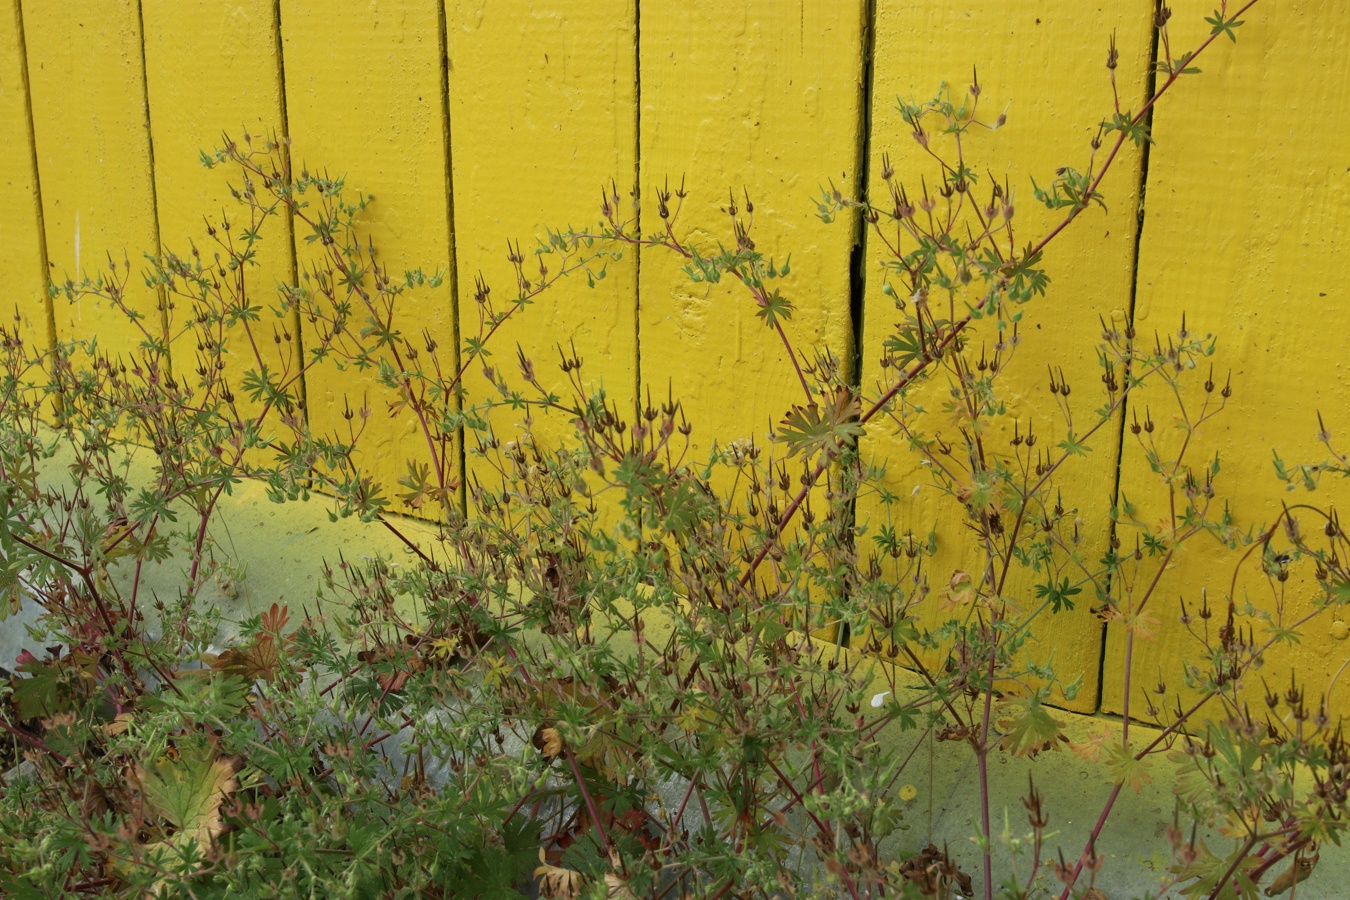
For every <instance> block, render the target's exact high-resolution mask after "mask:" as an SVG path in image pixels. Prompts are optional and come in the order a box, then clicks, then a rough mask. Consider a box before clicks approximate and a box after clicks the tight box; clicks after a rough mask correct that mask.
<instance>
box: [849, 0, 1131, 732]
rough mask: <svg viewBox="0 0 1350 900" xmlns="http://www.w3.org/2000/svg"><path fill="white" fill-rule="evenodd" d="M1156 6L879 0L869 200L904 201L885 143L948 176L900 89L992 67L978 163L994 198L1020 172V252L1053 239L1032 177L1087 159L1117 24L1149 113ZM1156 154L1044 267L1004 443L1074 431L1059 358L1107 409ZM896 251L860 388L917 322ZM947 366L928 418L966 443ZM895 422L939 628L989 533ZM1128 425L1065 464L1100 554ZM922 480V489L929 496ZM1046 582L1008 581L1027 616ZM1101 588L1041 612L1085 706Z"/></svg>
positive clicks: (1082, 389) (891, 456)
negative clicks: (932, 552) (1110, 322)
mask: <svg viewBox="0 0 1350 900" xmlns="http://www.w3.org/2000/svg"><path fill="white" fill-rule="evenodd" d="M1152 11H1153V4H1152V3H1151V2H1145V0H1138V2H1131V3H1117V4H1110V5H1108V6H1105V7H1102V6H1099V5H1085V4H1082V3H1078V2H1073V0H1060V2H1047V3H1037V4H1023V3H1012V2H1008V3H992V4H952V3H948V2H943V0H932V2H912V0H910V2H897V0H880V2H879V3H878V4H877V11H876V17H877V24H876V28H877V30H876V52H875V70H874V76H873V92H872V96H873V105H872V133H871V141H870V150H871V161H870V184H869V190H870V196H871V197H873V198H885V197H886V196H887V194H886V188H885V185H884V182H883V181H882V179H881V170H882V162H881V161H882V155H883V154H884V153H888V154H889V156H890V159H891V162H892V164H893V165H894V167H895V169H896V178H897V180H899V181H900V182H901V183H904V184H906V186H907V187H908V188H909V190H910V193H911V196H916V195H917V194H918V184H919V178H920V176H921V175H923V176H924V177H926V178H927V181H928V184H929V185H930V186H932V185H934V184H937V183H940V182H941V173H940V171H938V170H937V169H936V168H935V165H936V163H935V162H934V161H932V160H931V158H928V157H926V155H925V154H923V153H922V151H921V150H920V148H919V147H918V146H917V144H916V143H915V141H914V140H913V138H912V137H911V135H910V128H909V127H908V126H907V125H906V124H905V123H904V121H903V119H902V118H901V116H900V113H899V111H898V104H897V99H896V98H897V97H898V96H899V97H904V98H906V99H907V100H909V99H915V100H926V99H928V98H930V97H932V96H933V95H934V94H935V93H936V92H937V90H938V86H939V83H940V82H943V81H945V82H947V83H949V84H950V85H952V88H953V93H954V99H956V100H957V101H958V102H959V100H960V98H961V97H962V96H964V95H965V94H966V91H967V87H968V85H970V83H971V81H972V73H973V72H974V70H975V68H976V67H977V66H978V73H979V81H980V84H981V88H982V94H981V98H980V107H979V109H980V118H981V120H982V121H987V122H993V121H994V120H995V119H996V118H997V116H998V115H999V114H1000V113H1002V112H1004V111H1005V110H1006V113H1007V124H1006V125H1004V126H1003V127H1002V128H1000V129H998V130H997V131H994V132H989V131H983V130H978V129H977V130H975V131H973V132H972V133H971V136H970V138H969V141H968V143H967V155H966V159H967V161H968V163H969V164H970V165H971V166H972V168H973V169H974V170H975V172H976V173H977V174H978V175H979V178H980V180H979V182H978V184H977V188H976V193H977V195H978V196H980V197H982V198H986V199H987V193H986V192H987V190H988V184H989V181H988V179H989V177H990V176H992V177H993V178H996V179H998V180H999V181H1000V182H1002V181H1003V180H1004V179H1005V178H1006V179H1008V181H1009V184H1010V185H1011V186H1012V188H1013V190H1014V199H1015V210H1016V212H1015V217H1014V220H1013V221H1014V225H1015V227H1016V234H1017V242H1018V246H1019V248H1020V247H1021V246H1023V245H1025V244H1026V243H1027V241H1029V240H1036V239H1038V238H1040V237H1041V236H1042V235H1043V234H1044V233H1046V232H1047V231H1048V230H1049V228H1051V227H1052V225H1053V224H1054V223H1055V222H1057V221H1059V218H1061V217H1062V215H1063V213H1062V212H1061V213H1060V215H1059V216H1056V215H1054V214H1052V213H1051V212H1050V211H1048V210H1046V209H1045V208H1044V207H1042V206H1041V205H1040V204H1039V203H1037V202H1036V201H1035V200H1034V199H1033V197H1032V184H1031V178H1032V177H1034V178H1035V179H1036V181H1037V183H1039V184H1043V185H1044V184H1048V183H1049V182H1050V181H1051V180H1053V178H1054V174H1055V170H1056V168H1057V167H1059V166H1062V165H1073V166H1075V167H1076V168H1079V169H1080V170H1081V169H1085V168H1086V163H1087V158H1088V153H1089V151H1090V148H1089V146H1088V142H1089V140H1090V139H1091V138H1092V137H1093V135H1094V134H1095V133H1096V132H1097V125H1098V123H1099V122H1100V121H1101V120H1102V119H1104V118H1108V117H1109V114H1110V112H1111V109H1112V95H1111V88H1110V82H1109V80H1108V77H1107V76H1108V73H1107V70H1106V67H1105V65H1104V63H1105V61H1106V48H1107V39H1108V37H1109V36H1110V35H1111V34H1112V33H1113V32H1114V33H1115V34H1116V41H1117V44H1118V46H1119V48H1120V52H1121V61H1120V65H1119V68H1118V69H1117V71H1116V77H1117V81H1118V83H1119V85H1120V91H1121V97H1122V104H1123V105H1124V106H1133V107H1134V108H1138V106H1139V105H1140V103H1141V102H1142V97H1143V95H1144V90H1145V84H1146V76H1147V72H1148V65H1149V58H1150V30H1149V26H1150V19H1151V15H1152ZM946 152H949V151H946ZM1140 158H1141V157H1140V154H1139V152H1138V151H1137V150H1135V149H1134V148H1132V147H1131V148H1129V149H1127V151H1126V152H1125V154H1124V157H1123V158H1122V159H1120V160H1118V161H1117V162H1116V165H1115V168H1114V169H1113V170H1112V171H1111V173H1110V174H1109V175H1108V177H1107V180H1106V181H1105V183H1104V184H1103V187H1102V190H1103V191H1104V192H1105V195H1106V202H1107V205H1108V207H1109V210H1110V211H1109V213H1106V214H1104V213H1102V212H1101V211H1100V210H1099V209H1097V208H1093V209H1092V210H1090V211H1088V212H1087V213H1084V214H1083V215H1082V216H1081V217H1080V219H1079V220H1078V221H1077V222H1075V223H1074V224H1073V225H1072V226H1071V227H1070V228H1069V229H1068V230H1067V231H1066V232H1064V233H1063V234H1062V235H1061V236H1060V237H1059V238H1058V239H1056V240H1055V241H1054V243H1052V244H1051V245H1050V247H1049V248H1048V249H1047V252H1046V256H1045V261H1044V268H1045V269H1046V271H1047V272H1048V273H1049V275H1050V277H1051V285H1050V288H1049V292H1048V294H1047V295H1046V296H1045V297H1044V298H1038V299H1036V300H1035V301H1034V302H1032V303H1030V304H1028V305H1027V306H1026V307H1025V308H1024V310H1025V317H1024V319H1023V321H1022V322H1021V324H1020V335H1021V338H1022V343H1021V346H1020V347H1018V348H1017V350H1016V353H1015V356H1014V359H1013V362H1012V363H1011V365H1010V367H1009V368H1007V369H1005V371H1004V372H1003V374H1001V375H1000V378H999V384H1000V386H1001V390H1002V392H1003V394H1004V395H1005V397H1006V399H1007V400H1008V411H1007V415H1006V416H1004V417H1002V418H1001V419H1000V420H999V421H998V422H997V423H995V425H994V427H993V429H992V436H991V438H990V439H989V441H988V443H989V445H992V446H996V447H998V449H999V452H1004V451H1011V447H1010V445H1009V444H1008V442H1007V440H1006V439H1007V438H1008V437H1011V435H1012V433H1013V427H1014V422H1015V421H1017V420H1019V419H1020V422H1021V429H1022V431H1023V433H1025V431H1026V425H1027V422H1028V421H1029V420H1032V419H1034V421H1035V429H1036V431H1037V432H1038V433H1039V434H1040V435H1041V439H1040V440H1041V446H1048V447H1052V448H1053V446H1054V445H1055V444H1056V443H1058V442H1059V441H1061V440H1063V438H1064V436H1065V431H1066V427H1065V423H1064V420H1063V419H1062V418H1057V417H1056V416H1055V413H1054V410H1055V404H1054V398H1053V397H1052V396H1051V394H1050V392H1049V389H1048V388H1049V381H1048V378H1047V375H1046V365H1047V364H1053V365H1054V366H1055V367H1056V369H1057V370H1058V369H1060V368H1061V367H1062V369H1063V371H1064V374H1065V376H1066V377H1067V379H1068V381H1069V383H1070V384H1071V385H1072V386H1073V388H1074V393H1073V395H1072V396H1073V399H1074V401H1075V406H1076V407H1078V410H1077V412H1076V415H1079V416H1081V418H1090V417H1091V412H1092V410H1094V409H1096V408H1097V407H1098V406H1100V405H1101V400H1102V393H1101V391H1100V388H1101V383H1100V381H1099V376H1100V370H1099V369H1098V366H1097V359H1096V355H1095V347H1096V345H1097V343H1098V342H1099V341H1100V333H1101V325H1100V322H1099V318H1098V317H1099V316H1101V317H1105V318H1107V319H1115V320H1117V321H1119V322H1122V323H1123V321H1124V320H1125V317H1126V315H1127V312H1128V309H1129V305H1130V287H1131V279H1132V264H1133V251H1134V241H1135V226H1136V213H1137V207H1138V187H1139V172H1140ZM878 202H888V201H885V200H884V199H882V200H880V201H878ZM884 252H885V251H884V245H883V244H882V243H881V242H880V241H879V240H878V239H876V238H875V237H874V236H869V239H868V243H867V270H866V303H865V307H864V311H863V324H862V329H863V341H862V345H863V352H862V360H861V363H862V368H861V383H862V385H863V388H864V390H865V391H867V392H870V393H872V394H875V393H876V391H877V388H878V385H879V384H880V383H881V381H882V379H883V377H884V375H885V373H884V372H883V371H882V369H881V368H880V365H879V360H880V359H881V357H882V356H883V355H884V351H883V345H882V341H883V339H884V338H885V337H886V335H887V334H889V333H890V332H891V330H892V329H893V326H894V323H895V322H897V321H899V320H900V319H901V315H900V314H899V313H898V312H896V310H895V308H894V302H893V301H891V300H890V299H889V298H888V297H886V296H883V293H882V286H883V283H884V281H885V274H886V273H885V272H884V271H883V270H882V268H881V262H882V261H883V253H884ZM943 302H944V304H945V300H944V301H943ZM962 311H963V310H962ZM971 339H972V340H973V341H974V342H975V343H974V346H976V347H979V346H981V345H987V346H989V347H990V348H991V352H992V345H993V343H994V342H996V340H997V338H996V337H995V336H994V332H993V329H992V325H989V324H986V323H977V324H976V326H975V327H974V329H973V337H972V338H971ZM935 371H936V374H934V376H933V377H932V378H931V379H930V381H929V382H928V383H927V384H925V385H922V386H921V387H920V388H919V390H918V391H917V392H916V393H915V395H914V396H915V398H916V399H917V400H918V401H919V402H920V403H921V404H923V405H924V406H925V407H926V408H927V409H929V410H933V411H934V412H933V413H932V415H931V417H930V418H928V419H927V420H926V421H927V422H928V426H929V428H930V430H931V431H936V432H939V433H941V432H943V430H944V427H945V429H946V431H947V433H946V435H945V437H946V438H947V439H948V441H949V442H951V441H952V440H956V441H957V442H958V443H959V440H960V438H959V435H957V434H955V432H954V431H952V426H951V424H950V423H949V422H946V421H945V420H944V418H943V417H942V416H941V414H940V413H939V412H936V410H940V409H941V405H942V402H943V398H944V396H945V395H946V393H947V391H948V388H949V381H950V378H949V375H948V374H947V373H946V372H944V371H940V370H935ZM1080 397H1081V398H1082V399H1081V401H1080V399H1079V398H1080ZM1081 418H1080V421H1081ZM879 424H882V425H883V428H881V429H878V430H875V431H874V432H873V434H871V435H869V436H868V438H867V439H866V440H865V441H864V442H863V445H862V449H863V453H864V457H865V458H869V457H871V458H875V459H878V460H880V459H885V460H886V461H887V465H888V472H887V486H888V487H889V488H890V489H891V490H892V491H893V492H895V493H896V494H897V495H899V496H900V497H901V501H900V503H899V505H898V506H897V507H893V509H892V515H893V516H894V518H893V519H892V520H891V521H890V523H889V524H891V525H893V526H894V527H895V528H896V529H897V531H899V532H900V533H901V534H903V533H905V532H906V531H912V532H914V533H915V534H916V535H917V536H918V537H919V538H920V539H922V538H925V537H926V536H927V535H928V533H929V532H930V530H932V529H934V528H936V529H937V531H938V534H939V536H940V540H939V551H938V556H937V558H936V559H935V560H933V565H931V566H930V568H929V577H930V581H931V583H932V585H933V588H934V594H933V596H932V597H931V598H930V599H929V600H927V601H925V603H924V604H922V605H921V606H919V607H917V609H919V610H921V614H922V615H923V616H925V617H932V618H928V619H927V621H929V622H930V623H933V624H936V622H937V621H939V619H938V618H936V616H937V604H938V595H940V594H941V589H942V588H943V587H945V586H946V584H947V581H948V579H949V578H950V577H951V575H952V573H953V572H955V571H958V570H960V571H966V572H970V573H978V572H980V571H981V570H982V569H981V563H980V553H979V552H978V548H977V545H976V544H975V542H974V540H973V538H968V537H966V536H965V535H966V534H968V532H967V530H966V529H965V528H964V527H963V526H962V524H961V523H962V520H963V518H964V511H963V509H962V508H961V506H960V504H959V503H957V502H956V501H955V499H954V498H951V497H947V496H943V495H941V494H940V492H939V491H938V490H937V489H936V488H935V487H933V486H932V481H931V478H930V477H929V476H928V474H927V472H926V471H925V469H924V468H923V466H922V465H921V464H920V457H919V455H918V454H917V453H916V452H914V451H911V450H910V448H909V446H908V443H907V442H906V441H905V440H903V439H902V438H900V437H898V436H897V434H896V429H895V428H894V426H891V427H890V428H889V429H887V428H886V427H884V426H885V425H886V423H884V422H882V421H879ZM1118 433H1119V430H1118V426H1112V427H1108V428H1106V429H1104V430H1103V432H1101V433H1099V434H1098V435H1097V438H1096V440H1095V441H1094V442H1093V445H1094V447H1095V449H1094V450H1093V452H1092V453H1091V454H1090V456H1089V458H1088V459H1086V460H1078V461H1077V462H1075V463H1072V464H1071V468H1069V469H1067V470H1066V475H1067V478H1066V484H1065V490H1064V498H1065V506H1066V507H1068V508H1069V509H1071V510H1072V509H1076V510H1078V511H1079V512H1078V515H1081V517H1082V518H1083V520H1084V522H1083V526H1082V529H1081V532H1082V539H1083V541H1084V547H1085V548H1086V549H1085V551H1084V555H1085V556H1087V557H1088V558H1089V559H1093V560H1095V559H1096V558H1098V557H1099V556H1100V553H1101V552H1102V551H1103V550H1104V549H1105V548H1106V543H1107V534H1108V531H1107V528H1108V517H1107V513H1108V510H1109V504H1110V501H1111V497H1112V493H1113V490H1114V479H1115V474H1116V458H1117V457H1116V447H1117V442H1118ZM916 486H918V487H917V493H912V491H914V489H915V488H916ZM858 515H859V519H860V521H866V522H868V523H869V525H870V526H871V527H872V528H873V529H874V530H875V529H876V528H877V527H879V526H880V525H881V524H885V521H886V516H885V508H884V507H883V506H882V505H881V504H880V503H878V502H876V501H875V500H873V501H870V502H869V501H866V500H860V501H859V508H858ZM1038 577H1043V576H1034V575H1033V574H1032V573H1030V572H1026V573H1016V574H1015V575H1014V577H1013V578H1012V579H1011V580H1010V582H1009V584H1010V588H1009V589H1008V590H1006V591H1005V593H1006V594H1008V595H1009V596H1010V597H1011V598H1012V599H1013V600H1014V601H1015V602H1016V603H1017V605H1018V606H1019V607H1021V608H1022V609H1023V610H1024V611H1030V610H1032V609H1034V608H1035V607H1036V605H1037V604H1036V601H1035V596H1034V593H1033V586H1034V584H1035V583H1036V581H1037V578H1038ZM1090 594H1091V589H1090V588H1089V589H1088V590H1087V591H1085V593H1084V595H1082V596H1080V598H1079V599H1080V600H1081V601H1082V602H1080V603H1078V604H1077V608H1076V609H1074V610H1073V611H1071V612H1063V613H1060V614H1059V615H1057V616H1055V617H1053V618H1046V619H1042V620H1041V621H1040V622H1039V623H1038V625H1037V627H1036V629H1035V634H1036V636H1037V638H1038V639H1039V641H1040V643H1039V644H1038V645H1033V648H1032V652H1033V653H1035V654H1036V655H1037V656H1039V657H1040V658H1042V659H1043V658H1045V657H1047V656H1048V655H1049V653H1050V652H1051V651H1053V653H1054V659H1055V663H1056V670H1057V672H1058V673H1059V674H1060V675H1061V677H1063V678H1064V679H1065V681H1069V680H1072V679H1073V678H1074V677H1076V676H1079V675H1081V676H1082V678H1083V687H1082V691H1081V692H1080V693H1079V694H1078V697H1077V699H1076V700H1075V701H1073V702H1072V703H1070V704H1068V705H1070V706H1071V707H1073V708H1075V709H1082V710H1091V709H1093V708H1095V706H1096V703H1097V695H1098V682H1099V677H1098V674H1099V661H1100V659H1101V642H1102V638H1101V634H1102V632H1101V628H1102V626H1101V623H1100V620H1098V619H1097V617H1096V616H1095V615H1093V614H1092V612H1091V610H1090V609H1089V606H1090V605H1091V603H1092V598H1091V597H1090V596H1089V595H1090ZM1084 598H1086V599H1084Z"/></svg>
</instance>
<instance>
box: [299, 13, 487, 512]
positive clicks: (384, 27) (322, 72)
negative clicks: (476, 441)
mask: <svg viewBox="0 0 1350 900" xmlns="http://www.w3.org/2000/svg"><path fill="white" fill-rule="evenodd" d="M281 28H282V53H283V57H284V60H285V72H286V104H287V117H288V122H289V127H290V131H291V138H292V140H293V143H292V146H291V160H292V163H293V164H294V166H295V167H296V169H297V171H298V170H299V169H300V167H302V166H308V167H310V169H311V170H313V171H320V170H327V171H328V172H329V174H330V175H331V176H333V177H338V176H339V175H342V174H343V173H346V174H347V187H348V189H349V190H351V191H360V192H363V193H366V194H370V195H373V196H374V197H375V201H374V203H373V204H371V206H370V207H368V208H367V210H366V211H365V213H364V214H363V215H364V217H365V221H366V223H367V234H369V235H370V237H371V238H372V239H373V240H374V242H375V245H376V247H377V248H378V250H379V255H380V259H381V260H382V263H383V265H385V266H387V267H388V268H389V270H390V271H391V272H393V273H398V274H401V273H402V272H403V271H405V270H407V269H413V268H423V269H425V270H426V271H427V272H428V273H431V272H433V271H436V270H441V271H443V272H447V273H448V272H449V270H450V266H451V259H452V256H451V254H452V252H453V248H452V245H451V235H450V222H449V198H448V196H447V192H448V185H447V179H446V156H445V153H446V134H445V119H444V115H443V112H444V106H443V102H442V86H443V81H442V70H441V26H440V9H439V4H437V3H435V2H432V0H380V2H370V3H364V4H348V3H338V4H334V3H330V2H323V0H283V2H282V3H281ZM296 227H297V240H298V238H299V237H300V236H302V235H303V228H304V226H302V225H300V224H299V223H298V222H297V223H296ZM298 252H299V259H298V260H297V262H298V265H299V267H300V268H301V270H303V269H304V268H305V267H306V266H307V264H308V262H309V261H310V260H312V259H313V256H312V255H311V254H313V253H315V252H317V251H316V250H315V249H314V248H313V247H306V245H304V244H299V246H298ZM451 283H452V282H451V279H450V278H449V277H447V278H446V280H445V281H444V282H443V283H442V285H441V286H440V287H439V288H435V289H431V288H423V289H419V290H417V291H412V292H409V293H408V294H406V295H405V305H404V311H403V318H402V322H403V326H404V327H405V328H407V329H414V330H415V331H419V332H420V331H421V330H422V329H426V330H427V332H428V333H429V334H430V335H431V336H432V337H433V338H434V339H435V341H436V342H437V343H438V345H439V347H440V350H439V352H440V354H441V355H442V359H443V360H445V361H446V362H447V363H449V364H453V361H454V359H455V356H454V347H455V342H456V335H455V320H454V309H453V303H454V298H453V296H452V293H451ZM313 343H314V333H313V330H312V329H307V330H306V332H305V335H304V336H303V345H304V346H307V347H308V346H312V345H313ZM306 385H307V392H308V393H307V397H308V405H309V421H310V424H311V426H313V427H314V428H315V429H316V430H317V431H319V432H321V433H325V434H330V435H331V434H334V433H337V434H340V435H341V436H342V437H343V438H344V439H345V438H346V434H347V430H346V425H347V423H346V422H345V421H344V420H343V418H342V412H343V409H344V404H346V403H350V406H351V409H353V410H356V409H359V408H361V407H362V406H366V407H368V408H369V409H370V410H371V418H370V421H369V425H368V432H367V439H366V440H365V443H364V445H365V451H364V455H363V457H362V464H363V465H364V466H365V467H366V469H367V470H368V472H369V473H370V474H371V476H373V477H374V478H376V479H377V480H379V481H382V482H384V483H385V484H386V485H389V486H390V487H393V486H394V485H395V483H396V482H397V480H398V478H399V477H400V476H402V475H403V474H404V473H405V472H406V466H405V461H407V460H419V461H422V462H427V463H429V462H430V460H431V453H430V450H429V449H428V446H427V442H426V440H425V439H424V437H423V434H422V430H421V428H420V427H419V425H418V422H417V420H416V418H415V417H414V416H412V415H411V414H409V413H408V412H407V411H406V410H405V411H404V412H402V413H400V414H398V415H397V416H396V417H393V418H392V419H391V417H390V414H389V407H388V401H389V400H392V399H394V398H393V395H392V393H390V392H389V391H387V390H385V389H383V388H380V387H379V386H378V385H377V384H376V383H375V382H374V379H373V378H372V377H371V376H369V375H366V374H363V373H358V372H355V371H354V370H348V371H347V372H342V373H339V372H337V371H335V370H334V369H333V368H332V367H325V368H323V369H321V370H318V371H317V372H316V373H315V374H314V376H313V377H311V378H309V379H308V380H307V382H306ZM371 438H373V440H372V439H371ZM458 456H459V454H458V450H457V449H455V448H453V447H452V448H450V450H449V453H448V458H449V459H450V460H451V461H452V464H451V465H450V467H449V469H448V471H447V472H446V475H447V477H450V478H458V477H459V474H460V473H459V460H458Z"/></svg>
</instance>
